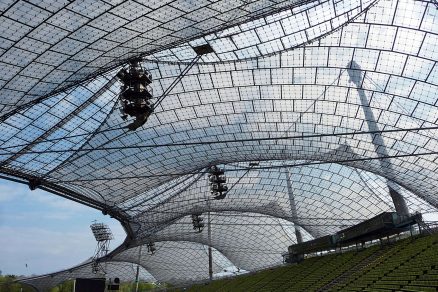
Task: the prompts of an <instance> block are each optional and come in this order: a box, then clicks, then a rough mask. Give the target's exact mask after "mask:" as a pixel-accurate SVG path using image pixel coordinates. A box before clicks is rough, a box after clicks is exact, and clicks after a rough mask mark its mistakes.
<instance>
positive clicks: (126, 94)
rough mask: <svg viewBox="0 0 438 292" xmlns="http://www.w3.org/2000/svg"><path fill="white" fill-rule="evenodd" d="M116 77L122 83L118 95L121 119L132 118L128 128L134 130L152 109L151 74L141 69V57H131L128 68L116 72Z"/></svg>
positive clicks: (144, 121) (142, 122)
mask: <svg viewBox="0 0 438 292" xmlns="http://www.w3.org/2000/svg"><path fill="white" fill-rule="evenodd" d="M117 77H118V78H119V80H120V82H121V83H122V84H123V85H122V88H121V92H120V95H119V101H120V105H121V109H120V111H121V114H122V119H123V120H126V119H128V116H129V117H132V118H134V121H133V122H132V123H131V124H129V125H128V129H129V130H131V131H134V130H136V129H137V128H139V127H141V126H142V125H144V124H145V123H146V121H147V120H148V118H149V116H150V115H151V114H152V113H153V111H154V105H153V103H152V101H151V99H152V98H153V90H152V87H151V85H150V84H151V83H152V75H151V73H150V72H148V71H146V70H145V69H143V67H142V66H141V59H133V60H131V61H130V64H129V67H128V68H122V69H121V70H120V71H119V72H118V73H117Z"/></svg>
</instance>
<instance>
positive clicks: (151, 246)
mask: <svg viewBox="0 0 438 292" xmlns="http://www.w3.org/2000/svg"><path fill="white" fill-rule="evenodd" d="M146 247H147V248H148V253H149V254H150V255H153V254H154V253H155V251H156V250H157V248H156V247H155V243H153V242H149V243H148V244H147V245H146Z"/></svg>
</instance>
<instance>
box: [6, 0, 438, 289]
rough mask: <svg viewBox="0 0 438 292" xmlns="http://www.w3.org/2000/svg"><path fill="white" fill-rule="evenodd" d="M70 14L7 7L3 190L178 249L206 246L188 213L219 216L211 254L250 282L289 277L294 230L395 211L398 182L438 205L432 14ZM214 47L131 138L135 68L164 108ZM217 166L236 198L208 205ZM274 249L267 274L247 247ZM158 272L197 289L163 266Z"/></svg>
mask: <svg viewBox="0 0 438 292" xmlns="http://www.w3.org/2000/svg"><path fill="white" fill-rule="evenodd" d="M49 4H50V5H49ZM55 4H56V5H55ZM55 4H54V2H53V3H52V2H51V1H50V3H49V1H44V2H40V4H38V6H37V4H31V3H28V2H21V1H19V2H16V3H15V2H12V1H11V2H10V3H9V2H4V3H3V4H1V5H2V6H0V10H1V11H2V15H1V16H0V18H2V25H0V27H1V28H2V30H1V35H0V37H1V39H2V47H1V48H0V54H1V57H0V64H1V65H2V72H3V75H2V76H0V95H1V97H2V101H1V105H0V114H1V118H0V121H1V133H2V135H0V169H1V172H2V173H3V177H5V178H8V179H16V180H19V181H23V182H29V181H32V182H33V185H34V186H36V187H41V188H44V189H46V190H49V191H52V192H55V193H57V194H60V195H63V196H67V197H68V198H70V199H75V200H79V201H81V202H83V203H86V204H88V205H90V206H93V207H96V208H99V209H102V210H104V211H105V212H108V213H110V214H111V215H113V216H114V217H116V218H117V219H119V220H120V221H122V223H123V224H124V226H125V228H126V229H127V232H128V235H129V239H127V240H128V241H132V242H134V243H136V244H143V243H146V242H147V241H148V240H154V241H157V244H159V243H160V242H164V243H163V248H162V250H163V252H164V251H165V250H166V248H165V246H170V245H171V244H178V242H177V241H183V242H184V243H181V244H188V245H190V243H189V242H192V241H193V242H196V244H197V245H196V248H198V245H202V246H204V248H205V246H206V245H209V244H210V243H209V242H208V241H207V240H206V238H205V236H206V235H205V231H203V232H201V233H199V234H196V233H194V231H193V230H190V228H192V227H191V226H190V216H191V214H193V213H194V212H200V213H202V214H204V215H203V216H205V214H206V212H211V214H212V215H211V216H212V218H213V224H212V236H213V237H212V243H211V245H212V246H214V247H215V248H217V252H218V253H219V252H220V253H222V254H223V257H226V258H228V260H230V261H231V262H232V263H233V264H235V265H236V266H238V267H239V265H240V266H241V267H242V268H246V269H248V270H256V269H259V268H262V267H266V266H269V265H272V264H278V263H279V261H280V260H281V258H280V252H277V250H278V251H279V250H280V249H284V251H285V247H286V246H287V245H288V244H291V243H293V242H294V241H295V237H294V235H293V232H291V230H293V228H294V226H295V225H294V224H297V225H298V226H301V227H302V229H303V230H304V232H305V233H306V236H307V238H312V237H318V236H321V235H325V234H329V233H331V232H335V231H337V230H339V229H341V228H343V227H345V226H351V225H353V224H356V223H358V222H360V221H362V220H364V219H366V218H370V217H372V216H373V215H376V214H378V213H380V212H382V211H389V210H394V204H393V202H392V200H391V197H390V195H389V189H388V186H390V187H391V188H397V191H398V192H399V193H400V194H401V195H402V196H403V197H404V198H405V200H406V203H407V206H408V208H409V211H411V212H415V211H421V212H433V211H436V209H437V208H438V197H437V195H436V194H437V191H438V185H437V179H438V171H437V167H438V165H437V162H436V159H437V154H438V153H437V152H436V149H437V146H438V143H437V138H436V137H438V135H437V134H438V128H437V127H438V105H437V101H438V93H437V92H438V65H437V64H436V62H437V60H438V50H437V48H436V43H437V42H438V25H437V24H438V12H437V9H436V7H435V5H434V4H433V3H432V2H427V1H411V0H399V1H383V0H380V1H372V0H369V1H356V0H343V1H337V2H335V1H216V2H215V3H211V2H210V1H196V4H195V3H192V2H190V4H189V1H166V2H163V1H155V2H154V1H148V2H147V3H146V2H145V3H143V2H141V1H135V2H134V1H119V2H118V4H108V3H107V2H101V1H83V2H80V1H74V2H72V3H70V2H68V1H65V3H64V2H62V1H61V2H60V1H56V3H55ZM291 5H292V6H291ZM35 15H37V17H35ZM31 16H32V20H28V19H27V18H28V17H31ZM206 43H208V44H209V45H211V47H212V48H213V50H214V52H213V53H211V54H206V55H203V56H201V58H200V59H199V60H198V62H197V63H196V64H195V65H194V67H193V68H191V69H190V70H189V71H188V73H187V74H186V75H185V76H184V77H183V78H182V80H181V82H179V83H178V84H177V85H176V87H175V88H173V90H172V91H171V92H170V94H169V95H168V96H166V97H165V99H164V100H163V102H162V103H160V104H159V105H158V106H157V107H156V108H155V109H154V113H153V114H152V115H151V117H150V118H149V120H148V121H147V123H146V124H145V125H144V126H143V127H141V128H139V129H137V130H136V131H128V129H127V128H126V126H127V125H128V122H126V121H124V120H123V119H122V118H121V116H120V113H119V108H118V107H119V103H118V95H119V93H120V86H121V84H120V82H119V81H118V79H117V78H116V77H115V75H116V73H117V71H118V70H119V69H120V68H121V67H120V66H122V65H123V64H125V63H126V61H127V60H128V59H130V58H132V57H138V56H143V57H144V61H143V63H142V66H143V67H144V68H145V69H147V70H148V71H149V72H151V74H152V76H153V82H152V84H151V85H152V86H153V92H154V95H156V96H157V97H159V96H160V95H161V94H162V93H163V92H165V90H166V89H167V88H168V87H169V86H170V85H171V84H172V82H173V81H175V80H177V79H178V76H179V74H180V73H181V72H182V71H183V70H184V68H186V66H187V63H188V62H190V61H191V60H192V59H193V58H194V57H195V51H194V50H193V47H194V46H198V45H202V44H206ZM403 129H407V130H403ZM370 132H371V133H370ZM353 133H354V134H353ZM249 162H259V165H258V166H255V167H252V168H251V167H249V164H248V163H249ZM211 165H221V166H223V167H225V170H226V175H227V178H228V185H229V186H233V187H232V189H231V190H230V192H229V193H228V194H227V197H226V198H225V199H223V200H214V199H212V198H211V197H210V196H209V195H210V194H209V186H208V183H207V174H206V170H207V168H208V167H209V166H211ZM285 170H288V171H289V175H290V180H291V186H292V190H293V198H294V201H295V203H296V214H294V212H292V211H291V204H290V202H291V197H290V194H289V192H288V186H287V183H286V181H287V179H286V177H287V176H286V173H285ZM214 222H215V223H214ZM256 223H257V224H258V225H255V224H256ZM280 227H281V228H282V230H283V231H282V232H279V231H278V230H277V229H278V228H280ZM186 229H187V230H186ZM185 231H187V232H185ZM273 231H275V232H277V233H276V234H278V236H280V237H277V236H270V232H273ZM287 234H290V236H287ZM221 235H223V236H224V238H226V239H227V243H226V244H225V243H223V245H221V243H220V242H217V238H221ZM215 236H216V237H217V238H215ZM265 237H269V238H265ZM232 238H235V239H236V241H235V242H232ZM268 239H269V240H270V241H266V240H268ZM259 245H265V246H266V247H267V248H266V253H264V254H260V255H258V257H257V259H256V257H255V256H253V258H254V261H253V262H251V256H248V254H249V253H248V254H245V253H244V252H240V250H239V248H240V247H245V248H253V249H258V248H259ZM194 246H195V245H194ZM194 248H195V247H194ZM196 248H195V249H196ZM271 248H272V250H275V255H271V254H270V253H269V249H271ZM169 250H171V249H170V248H169ZM117 252H120V254H117ZM169 252H170V251H169ZM129 253H132V254H135V251H131V249H129V245H128V247H126V246H125V247H122V248H120V249H118V250H116V254H113V256H114V257H119V259H120V260H122V257H123V255H128V254H129ZM200 262H201V257H200V258H199V262H196V263H194V264H198V263H199V264H200V265H203V267H204V266H205V262H202V264H201V263H200ZM169 265H170V259H169ZM217 266H218V267H220V266H221V265H217ZM145 267H146V265H145ZM147 269H148V270H150V271H151V273H152V274H153V275H154V276H156V275H155V274H157V275H160V276H159V278H160V279H166V280H169V281H174V282H178V283H179V282H182V280H183V277H182V276H181V278H178V276H176V275H172V273H171V272H170V271H171V269H170V270H169V269H168V270H165V269H167V268H165V267H164V266H160V265H159V263H158V262H153V261H152V262H151V263H148V266H147ZM160 269H163V271H161V270H160ZM218 270H219V268H218ZM152 271H153V272H152ZM207 271H208V270H207ZM195 274H196V273H195ZM181 275H182V274H181ZM196 275H197V276H196V277H195V278H196V280H199V279H201V278H207V277H208V273H207V274H206V271H205V270H202V272H201V270H199V274H196ZM157 279H158V278H157ZM187 279H189V278H187Z"/></svg>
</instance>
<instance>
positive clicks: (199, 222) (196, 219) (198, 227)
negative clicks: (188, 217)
mask: <svg viewBox="0 0 438 292" xmlns="http://www.w3.org/2000/svg"><path fill="white" fill-rule="evenodd" d="M203 221H204V218H202V217H201V214H192V224H193V229H194V230H195V231H196V233H201V232H202V230H204V226H205V225H204V222H203Z"/></svg>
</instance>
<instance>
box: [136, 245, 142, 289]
mask: <svg viewBox="0 0 438 292" xmlns="http://www.w3.org/2000/svg"><path fill="white" fill-rule="evenodd" d="M141 248H142V245H140V248H139V250H138V263H137V273H136V275H135V292H138V282H139V276H140V260H141Z"/></svg>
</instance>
